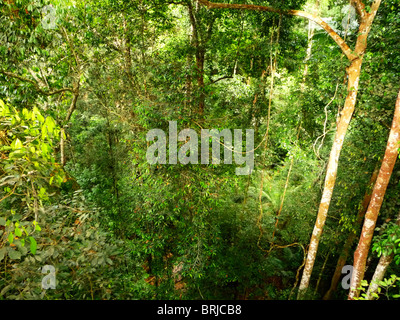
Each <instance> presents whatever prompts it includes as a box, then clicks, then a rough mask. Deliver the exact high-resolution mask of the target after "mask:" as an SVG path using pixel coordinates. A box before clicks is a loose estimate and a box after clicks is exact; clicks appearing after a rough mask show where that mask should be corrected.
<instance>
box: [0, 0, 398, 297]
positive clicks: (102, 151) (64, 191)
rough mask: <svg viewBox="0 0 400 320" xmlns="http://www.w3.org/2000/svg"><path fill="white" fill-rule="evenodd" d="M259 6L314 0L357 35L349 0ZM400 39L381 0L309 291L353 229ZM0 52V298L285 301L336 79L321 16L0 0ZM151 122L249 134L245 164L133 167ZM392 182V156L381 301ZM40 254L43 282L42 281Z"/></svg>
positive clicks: (390, 4)
mask: <svg viewBox="0 0 400 320" xmlns="http://www.w3.org/2000/svg"><path fill="white" fill-rule="evenodd" d="M240 2H242V1H238V3H240ZM367 2H369V1H367ZM253 3H254V4H260V5H265V4H266V2H265V1H259V0H257V1H254V2H253ZM269 5H271V6H273V7H276V8H281V9H304V10H307V11H310V12H311V11H314V10H316V12H318V13H319V15H320V16H322V17H326V19H325V20H326V21H328V22H329V23H330V24H331V25H332V26H334V28H335V30H336V31H337V32H338V34H340V35H341V36H342V37H344V38H345V39H346V41H347V42H348V43H349V45H354V43H355V40H356V36H357V28H356V27H354V25H352V24H345V23H343V21H346V19H348V18H349V17H350V16H351V15H350V13H351V12H352V11H351V9H349V6H348V2H347V1H333V0H323V1H319V6H315V2H314V1H308V2H306V1H304V0H291V1H285V2H280V1H271V2H270V3H269ZM352 23H353V24H355V26H357V20H354V19H353V20H352ZM310 30H313V32H312V37H310ZM399 39H400V1H399V0H384V1H382V4H381V6H380V8H379V11H378V14H377V16H376V19H375V21H374V23H373V26H372V31H371V34H370V36H369V38H368V50H367V53H366V55H365V57H364V64H363V70H362V73H361V79H360V89H359V93H358V97H357V105H356V110H355V112H354V114H353V118H352V121H351V123H350V127H349V131H348V133H347V135H346V140H345V142H344V146H343V150H342V153H341V156H340V162H339V171H338V176H337V181H336V186H335V189H334V193H333V200H332V203H331V206H330V208H329V215H328V219H327V222H326V225H325V228H324V232H323V236H322V238H321V242H320V245H319V249H318V255H317V259H316V264H315V267H314V271H313V276H312V279H311V284H310V286H311V288H310V292H309V297H310V298H315V299H320V298H322V297H323V296H324V294H325V292H326V291H327V290H328V289H329V286H330V282H331V278H332V275H333V273H334V270H335V267H336V263H337V260H338V258H339V256H340V255H341V253H342V250H343V244H344V242H345V241H346V239H347V237H348V235H349V234H351V233H355V234H357V235H358V233H359V231H360V225H359V224H358V223H356V217H357V214H358V211H359V210H360V208H361V206H362V201H363V199H364V195H365V193H366V192H367V191H368V190H370V189H371V185H370V179H371V175H372V173H373V172H374V170H375V168H376V167H378V168H379V166H380V163H381V160H382V158H383V156H384V152H385V147H386V143H387V137H388V133H389V129H390V126H391V122H392V119H393V112H394V105H395V101H396V96H397V92H398V90H399V85H400V55H399V52H400V41H399ZM310 41H312V47H311V48H310V47H309V46H310V43H311V42H310ZM307 48H310V50H311V51H310V52H308V51H307ZM0 55H1V59H0V299H295V298H296V291H297V287H298V284H299V279H300V276H301V271H302V267H303V266H304V261H305V259H306V252H307V250H308V244H309V241H310V236H311V234H312V232H313V228H314V223H315V217H316V213H317V211H318V206H319V202H320V200H321V192H322V187H323V183H324V179H325V170H326V165H327V160H328V157H329V152H330V149H331V146H332V142H333V139H334V134H335V128H336V123H337V119H338V116H339V114H340V111H341V109H342V108H343V104H344V100H345V98H346V92H347V91H346V90H347V86H346V81H347V79H346V66H347V65H348V61H347V60H346V59H345V58H344V57H343V54H342V53H341V51H340V49H339V48H338V47H337V46H336V44H335V43H334V42H333V41H332V39H331V38H330V37H329V36H328V35H327V34H326V32H325V31H324V30H322V29H321V28H319V27H318V26H317V25H314V24H313V23H309V22H308V20H306V19H302V18H299V17H291V16H287V15H280V14H277V13H270V12H257V11H246V10H241V11H235V10H207V9H206V8H205V7H204V6H202V5H200V4H199V3H198V2H197V1H195V0H182V1H168V0H140V1H139V0H130V1H126V0H100V1H94V0H86V1H78V0H76V1H74V0H69V1H48V0H36V1H30V0H0ZM169 121H176V122H177V124H178V132H179V131H180V130H182V129H184V128H192V129H194V130H195V131H196V132H198V133H199V135H200V130H201V129H204V128H206V129H208V128H214V129H218V130H222V129H229V130H231V129H242V130H245V129H254V161H255V163H254V170H253V171H252V173H251V174H250V175H236V174H235V169H236V167H237V165H236V164H215V163H212V162H210V163H209V164H200V163H199V164H181V163H178V164H168V163H167V164H149V163H148V162H147V161H146V151H147V148H148V146H149V144H150V143H149V142H148V141H147V140H146V134H147V132H148V131H149V130H151V129H154V128H158V129H162V130H164V132H168V128H169ZM179 143H180V142H179ZM221 150H223V148H221ZM221 158H222V157H221ZM399 192H400V167H399V164H398V163H397V165H396V166H395V169H394V171H393V174H392V177H391V180H390V184H389V187H388V189H387V192H386V195H385V199H384V203H383V206H382V208H381V211H380V216H379V222H378V225H379V229H378V230H376V236H375V238H374V244H373V247H372V250H371V252H370V259H369V263H368V268H367V272H366V277H365V279H366V281H367V282H368V280H369V279H370V278H371V275H372V273H373V272H374V270H375V267H376V265H377V263H378V261H379V258H380V256H381V255H382V254H384V253H385V254H388V253H389V254H391V253H394V255H395V256H394V262H393V263H392V264H391V265H390V266H389V269H388V272H387V275H386V277H387V279H386V280H385V281H386V282H382V283H381V284H382V291H379V292H380V294H379V296H378V297H381V298H382V299H394V298H398V297H399V290H398V288H397V287H395V282H396V281H398V279H399V276H400V268H399V266H398V265H399V263H400V249H399V248H400V247H399V245H400V229H399V226H398V225H397V224H396V223H394V221H395V220H396V217H397V215H398V213H399V210H400V200H399V197H398V194H399ZM355 245H356V243H355V242H354V244H353V245H352V246H351V254H352V253H353V252H354V247H355ZM351 254H350V255H349V256H348V258H347V262H346V264H350V265H351V264H352V255H351ZM45 265H51V266H54V268H55V270H56V281H57V282H56V288H55V289H47V290H45V289H43V287H42V286H43V283H42V279H43V277H44V274H43V273H41V270H42V268H43V267H44V266H45ZM363 285H365V282H363ZM339 286H340V285H339ZM386 289H387V290H386ZM346 295H347V291H346V290H344V289H342V288H340V287H339V288H337V290H336V292H335V295H334V296H333V298H337V299H345V298H346Z"/></svg>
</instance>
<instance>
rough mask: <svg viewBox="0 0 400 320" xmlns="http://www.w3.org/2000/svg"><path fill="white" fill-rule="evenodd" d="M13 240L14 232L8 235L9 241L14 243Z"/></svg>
mask: <svg viewBox="0 0 400 320" xmlns="http://www.w3.org/2000/svg"><path fill="white" fill-rule="evenodd" d="M13 241H14V235H13V234H12V233H10V234H9V235H8V242H9V243H13Z"/></svg>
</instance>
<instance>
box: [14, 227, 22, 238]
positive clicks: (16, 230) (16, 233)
mask: <svg viewBox="0 0 400 320" xmlns="http://www.w3.org/2000/svg"><path fill="white" fill-rule="evenodd" d="M14 233H15V235H16V236H17V237H20V236H22V231H21V229H20V228H18V227H15V230H14Z"/></svg>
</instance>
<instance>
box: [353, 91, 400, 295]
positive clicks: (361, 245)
mask: <svg viewBox="0 0 400 320" xmlns="http://www.w3.org/2000/svg"><path fill="white" fill-rule="evenodd" d="M399 147H400V91H399V94H398V96H397V100H396V106H395V112H394V117H393V123H392V127H391V129H390V134H389V139H388V143H387V146H386V151H385V156H384V158H383V161H382V165H381V168H380V170H379V175H378V178H377V180H376V183H375V186H374V190H373V192H372V198H371V202H370V204H369V206H368V210H367V213H366V214H365V219H364V225H363V228H362V231H361V236H360V240H359V242H358V246H357V249H356V251H355V252H354V263H353V273H352V277H351V284H350V292H349V297H348V298H349V299H354V298H355V297H357V296H358V294H359V291H358V288H359V286H360V283H361V280H362V279H363V278H364V272H365V266H366V261H367V257H368V251H369V247H370V244H371V240H372V237H373V234H374V229H375V224H376V220H377V218H378V214H379V210H380V208H381V205H382V202H383V198H384V196H385V192H386V188H387V186H388V183H389V180H390V176H391V174H392V171H393V167H394V165H395V163H396V159H397V156H398V149H399Z"/></svg>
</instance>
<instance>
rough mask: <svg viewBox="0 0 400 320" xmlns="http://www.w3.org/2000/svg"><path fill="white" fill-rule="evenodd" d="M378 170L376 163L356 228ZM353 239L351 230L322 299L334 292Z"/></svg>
mask: <svg viewBox="0 0 400 320" xmlns="http://www.w3.org/2000/svg"><path fill="white" fill-rule="evenodd" d="M378 172H379V166H378V165H377V166H376V168H375V170H374V171H373V173H372V176H371V178H370V180H369V183H368V186H367V191H366V192H365V195H364V198H363V201H362V203H361V207H360V209H359V210H358V214H357V218H356V222H355V227H356V228H358V227H359V226H360V225H361V222H362V219H363V218H364V215H365V213H366V212H367V209H368V204H369V202H370V201H371V195H372V188H373V186H374V184H375V181H376V179H377V177H378ZM355 239H356V233H355V232H352V231H351V232H350V233H349V235H348V237H347V239H346V241H345V243H344V245H343V249H342V252H341V253H340V256H339V259H338V261H337V263H336V268H335V272H334V273H333V276H332V279H331V285H330V287H329V289H328V291H327V292H326V293H325V295H324V297H323V300H329V299H331V296H332V293H334V292H335V291H336V288H337V286H338V283H339V280H340V277H341V276H342V269H343V267H344V265H345V264H346V261H347V258H348V256H349V254H350V249H351V246H352V245H353V243H354V240H355Z"/></svg>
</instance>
